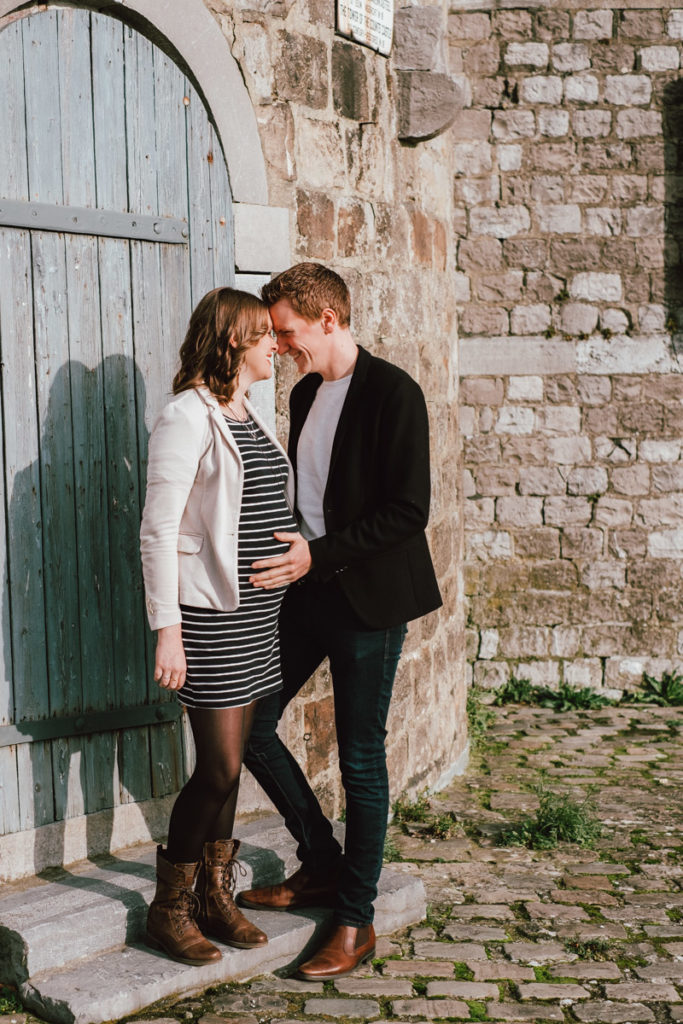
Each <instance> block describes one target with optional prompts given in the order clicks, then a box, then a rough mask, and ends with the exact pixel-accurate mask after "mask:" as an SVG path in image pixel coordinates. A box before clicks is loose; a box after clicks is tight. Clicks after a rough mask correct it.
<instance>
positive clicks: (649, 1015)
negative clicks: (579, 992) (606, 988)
mask: <svg viewBox="0 0 683 1024" xmlns="http://www.w3.org/2000/svg"><path fill="white" fill-rule="evenodd" d="M572 1011H573V1013H574V1014H575V1015H576V1016H577V1017H578V1019H579V1020H580V1021H585V1022H586V1024H640V1022H641V1021H654V1019H655V1015H654V1013H653V1012H652V1010H651V1009H650V1008H649V1007H647V1006H645V1004H644V1003H630V1004H628V1005H627V1004H625V1003H613V1002H610V1001H609V1000H606V999H591V1000H590V1001H589V1002H587V1003H579V1004H578V1005H577V1006H576V1007H572Z"/></svg>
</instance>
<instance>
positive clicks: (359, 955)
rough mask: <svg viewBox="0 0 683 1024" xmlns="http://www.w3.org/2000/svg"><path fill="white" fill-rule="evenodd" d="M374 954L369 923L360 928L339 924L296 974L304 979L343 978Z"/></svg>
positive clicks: (372, 935) (372, 934) (373, 936)
mask: <svg viewBox="0 0 683 1024" xmlns="http://www.w3.org/2000/svg"><path fill="white" fill-rule="evenodd" d="M374 955H375V929H374V928H373V927H372V925H371V924H366V925H363V927H362V928H353V927H352V926H351V925H348V924H338V925H336V927H335V928H334V929H333V930H332V932H331V933H330V935H329V936H328V938H327V939H326V941H325V942H324V943H323V945H322V946H321V947H320V949H319V950H318V952H317V953H316V954H315V956H313V957H311V959H310V960H307V961H306V963H305V964H302V965H301V967H300V968H299V970H298V971H297V972H296V977H297V978H303V980H304V981H324V980H325V979H326V978H343V977H345V975H347V974H351V971H355V969H356V967H358V965H359V964H364V963H365V962H366V961H367V960H371V959H372V958H373V956H374Z"/></svg>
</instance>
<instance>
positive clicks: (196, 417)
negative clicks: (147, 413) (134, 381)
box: [154, 388, 209, 432]
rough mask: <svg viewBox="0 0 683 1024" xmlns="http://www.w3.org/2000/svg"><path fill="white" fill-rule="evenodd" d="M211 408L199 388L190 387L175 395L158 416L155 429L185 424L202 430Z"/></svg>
mask: <svg viewBox="0 0 683 1024" xmlns="http://www.w3.org/2000/svg"><path fill="white" fill-rule="evenodd" d="M208 413H209V408H208V405H207V404H206V402H205V401H204V399H203V397H202V395H201V394H200V391H199V388H188V389H187V390H186V391H181V392H180V394H178V395H174V396H173V397H172V398H171V400H170V401H169V402H167V403H166V405H165V406H164V407H163V409H162V410H161V412H160V413H159V415H158V416H157V418H156V421H155V424H154V427H155V429H157V428H161V427H164V426H172V425H181V424H182V425H184V426H185V427H186V428H187V429H190V430H192V431H193V432H194V431H197V430H202V429H203V428H204V427H205V425H206V422H207V419H208Z"/></svg>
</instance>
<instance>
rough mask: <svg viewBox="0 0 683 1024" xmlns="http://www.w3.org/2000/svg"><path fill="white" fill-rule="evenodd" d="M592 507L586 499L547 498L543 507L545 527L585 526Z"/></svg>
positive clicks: (589, 519) (588, 521)
mask: <svg viewBox="0 0 683 1024" xmlns="http://www.w3.org/2000/svg"><path fill="white" fill-rule="evenodd" d="M592 512H593V507H592V505H591V503H590V501H588V500H587V499H586V498H570V497H549V498H546V499H545V504H544V506H543V514H544V521H545V523H546V525H547V526H562V527H569V526H587V525H588V523H590V521H591V516H592Z"/></svg>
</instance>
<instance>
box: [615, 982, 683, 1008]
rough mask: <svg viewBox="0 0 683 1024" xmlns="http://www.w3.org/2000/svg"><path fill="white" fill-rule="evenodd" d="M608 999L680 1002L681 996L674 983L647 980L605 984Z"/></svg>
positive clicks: (636, 1001)
mask: <svg viewBox="0 0 683 1024" xmlns="http://www.w3.org/2000/svg"><path fill="white" fill-rule="evenodd" d="M605 995H606V996H607V998H608V999H624V1000H625V1001H626V1002H629V1003H640V1002H643V1001H645V1000H646V1001H647V1002H649V1003H668V1002H672V1003H678V1002H680V1001H681V1000H680V998H679V996H678V993H677V992H676V989H675V988H674V986H673V985H656V984H651V983H648V982H645V981H630V982H628V981H623V982H618V983H617V984H616V985H610V984H609V983H608V984H607V985H605Z"/></svg>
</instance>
